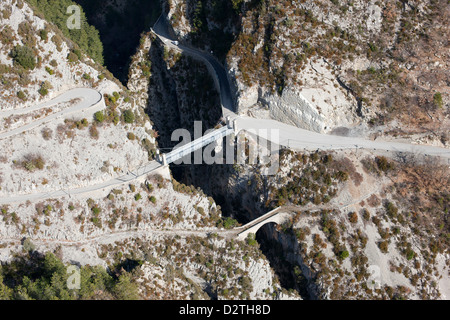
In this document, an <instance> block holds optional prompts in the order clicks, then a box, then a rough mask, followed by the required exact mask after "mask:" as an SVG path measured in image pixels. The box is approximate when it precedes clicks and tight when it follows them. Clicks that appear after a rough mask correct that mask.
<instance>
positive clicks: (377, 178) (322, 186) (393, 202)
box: [216, 150, 450, 299]
mask: <svg viewBox="0 0 450 320" xmlns="http://www.w3.org/2000/svg"><path fill="white" fill-rule="evenodd" d="M233 169H234V171H233V173H232V174H230V173H228V175H229V184H228V186H227V189H228V190H227V191H226V192H227V199H228V201H229V202H230V203H231V204H232V207H233V208H234V210H236V212H237V211H239V210H241V211H242V210H243V211H247V213H246V214H247V216H251V217H252V218H254V217H255V216H257V215H258V212H259V214H263V213H265V212H268V211H269V210H270V209H272V208H274V207H276V206H286V210H289V211H290V212H291V214H292V218H291V219H290V221H287V222H286V223H285V224H284V225H282V226H277V227H276V228H275V227H273V226H266V227H264V228H262V229H261V231H258V234H257V238H258V239H259V240H261V241H262V247H263V252H264V254H265V255H266V256H267V257H268V259H269V260H270V261H271V265H272V267H273V268H274V270H275V271H276V273H277V275H278V276H279V277H280V282H281V283H282V285H283V287H285V288H293V289H296V290H298V292H299V293H300V294H302V297H304V298H309V297H311V298H319V299H369V298H370V299H392V298H397V299H436V298H439V297H440V298H444V299H446V298H448V296H449V294H450V288H449V277H448V270H449V267H450V265H449V259H448V256H449V248H450V242H449V239H450V233H449V231H450V225H449V221H448V210H449V203H450V194H449V193H448V189H449V187H450V176H449V174H448V167H447V166H445V165H441V164H439V163H438V162H434V161H433V160H427V159H425V158H421V157H418V158H414V157H412V156H411V157H400V156H399V157H397V158H396V159H389V158H386V157H384V156H380V155H378V156H377V155H376V156H374V155H373V154H371V152H358V153H357V154H356V153H354V152H346V153H344V154H342V153H323V152H320V153H310V154H308V153H300V152H292V151H289V150H285V151H283V152H282V155H281V158H280V170H279V172H278V174H277V175H276V176H269V177H266V176H260V175H259V174H258V170H248V169H246V168H244V167H242V166H241V167H239V166H235V167H233ZM221 174H223V172H220V170H219V171H218V172H217V176H220V175H221ZM230 189H231V190H230ZM216 192H217V189H216ZM222 192H223V191H222ZM219 193H220V192H219ZM249 199H252V201H256V202H253V203H252V202H251V201H249ZM292 206H296V207H297V209H292ZM241 214H242V213H241ZM277 231H278V232H277ZM374 272H375V273H374Z"/></svg>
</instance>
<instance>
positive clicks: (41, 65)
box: [0, 0, 298, 299]
mask: <svg viewBox="0 0 450 320" xmlns="http://www.w3.org/2000/svg"><path fill="white" fill-rule="evenodd" d="M43 18H44V17H43V16H42V15H41V14H40V13H39V12H38V11H33V10H32V9H31V8H30V7H29V6H28V5H27V4H26V3H25V2H22V1H15V0H7V1H3V2H2V3H1V4H0V20H1V23H0V26H1V27H0V32H1V39H0V41H1V42H0V44H1V45H0V63H1V64H0V70H1V74H0V77H1V84H0V86H1V88H0V89H1V94H2V97H1V100H0V101H1V102H0V103H1V109H2V112H3V111H5V110H8V112H9V111H11V112H12V111H14V112H15V111H17V112H18V113H19V114H20V112H25V113H24V114H20V116H18V117H16V116H14V117H8V118H7V119H5V121H2V127H1V128H2V132H0V134H3V133H7V132H8V131H9V130H11V129H13V128H20V127H23V126H24V125H26V124H29V123H31V122H33V121H36V120H39V119H41V118H43V117H47V116H49V115H52V114H53V113H55V112H57V111H59V110H64V109H66V108H68V107H72V106H73V105H74V104H75V103H79V102H80V101H82V100H83V97H77V98H74V99H73V100H72V101H68V102H66V103H59V104H56V105H51V106H49V107H48V108H45V110H42V109H38V110H37V112H33V113H27V112H26V111H27V110H26V108H29V107H33V106H37V105H38V104H39V103H40V102H43V101H46V102H47V101H50V100H51V99H52V98H53V97H55V96H56V95H58V94H59V93H62V92H66V91H67V90H68V89H70V88H74V87H83V88H93V89H96V90H98V91H99V92H100V93H101V94H102V95H103V101H104V104H105V109H104V110H100V111H98V112H95V113H94V112H93V111H92V112H91V110H86V111H85V112H84V114H71V115H70V117H67V118H64V117H63V118H57V119H53V121H50V122H48V123H45V124H44V125H41V126H38V127H36V128H34V129H30V130H25V131H24V132H23V133H22V134H20V135H13V136H11V137H8V138H4V139H1V140H0V144H1V146H0V149H1V150H2V154H1V156H0V197H1V198H2V200H4V199H8V197H10V196H18V195H20V194H32V193H39V192H41V193H46V192H49V193H51V192H53V191H55V190H61V189H64V190H68V189H76V188H79V187H82V186H87V185H94V184H98V183H101V182H103V181H105V180H110V179H112V178H116V177H118V176H120V175H122V174H124V172H126V171H128V170H133V169H135V168H137V167H139V166H141V165H142V164H144V163H147V162H148V161H149V160H152V159H153V157H154V156H155V142H156V141H155V138H156V136H157V134H156V133H155V132H154V131H153V129H152V125H151V123H150V120H149V118H148V116H146V114H145V112H144V107H146V106H147V97H148V94H147V93H148V91H149V88H148V87H146V84H148V82H145V81H142V83H144V87H142V84H140V80H141V78H140V76H143V77H144V78H146V80H148V77H149V75H150V74H149V73H150V66H151V64H150V62H149V61H148V56H146V55H139V57H138V58H137V59H136V61H135V63H136V70H133V71H137V72H136V73H134V72H132V73H131V74H132V76H131V77H130V83H132V85H131V87H133V88H136V91H127V90H124V88H123V86H121V85H120V83H119V82H118V81H117V80H116V79H115V78H113V76H112V75H111V74H110V73H109V72H108V71H107V70H105V69H103V68H102V67H101V66H100V65H98V64H95V63H94V62H93V60H92V59H91V58H90V57H89V56H88V55H87V54H86V53H85V52H83V51H82V50H81V49H80V48H78V46H77V45H76V44H75V43H74V42H72V41H71V40H69V39H68V38H66V37H65V35H64V34H63V32H62V31H61V30H59V29H58V28H57V26H56V25H53V24H51V23H50V22H49V21H46V20H45V19H43ZM146 43H147V42H146V40H145V39H143V42H141V44H142V45H143V47H142V48H140V49H144V50H145V46H146ZM147 45H150V44H149V43H147ZM160 49H161V48H160ZM147 50H148V49H147ZM161 53H163V51H161ZM139 54H141V52H139ZM165 58H167V64H168V65H171V66H172V67H174V72H180V74H182V73H183V72H184V70H185V69H186V68H187V66H186V65H187V64H188V60H186V59H184V58H183V59H181V60H180V61H179V62H178V61H177V59H174V58H175V57H174V56H173V55H168V56H166V57H165ZM172 63H175V65H176V64H179V65H180V66H183V68H180V70H177V68H176V66H175V65H172ZM201 70H203V69H201ZM140 71H141V72H140ZM203 73H204V74H206V71H205V72H203ZM205 79H206V78H205V77H202V76H201V75H200V76H199V83H200V84H202V83H204V82H206V81H207V80H205ZM182 83H183V85H181V86H180V88H179V89H180V90H187V88H189V87H187V86H188V84H187V83H186V82H182ZM208 85H211V88H212V86H213V84H212V81H211V84H208ZM185 86H186V87H185ZM210 98H211V99H214V101H216V99H217V93H215V92H212V90H207V91H206V92H205V96H204V99H203V100H205V101H209V99H210ZM103 101H102V102H103ZM187 107H189V106H187V105H185V104H184V105H183V108H187ZM206 109H207V108H203V110H206ZM2 120H3V119H2ZM186 121H188V122H190V119H189V120H186ZM159 173H160V174H153V175H149V176H146V177H143V178H142V179H141V180H137V181H135V182H133V183H130V184H123V185H121V186H118V187H115V188H114V189H113V190H110V192H109V190H108V192H109V193H108V192H106V191H105V190H98V191H97V192H92V193H90V194H89V196H72V197H69V196H67V197H61V198H58V199H47V200H43V201H26V202H25V201H24V202H23V203H20V202H15V203H8V204H5V205H2V206H1V207H0V215H1V219H0V234H1V237H0V260H1V261H2V265H3V267H1V268H0V297H1V298H4V299H53V298H60V299H68V298H69V297H70V298H76V299H128V298H152V299H162V298H172V299H180V298H188V299H189V298H217V297H226V298H229V299H237V298H264V299H269V298H288V297H293V298H298V295H296V294H295V293H293V294H288V293H286V292H285V291H284V290H282V288H281V287H280V286H279V284H278V282H277V277H276V276H275V275H274V273H273V271H272V270H271V269H270V266H269V263H268V261H267V260H266V259H265V257H264V256H263V255H262V254H261V251H260V250H259V248H258V246H257V243H255V242H252V243H249V244H248V243H245V242H237V241H233V240H228V239H227V240H226V239H223V238H222V237H221V236H218V235H217V234H216V233H218V232H221V231H222V230H223V228H225V230H226V229H230V228H232V227H234V226H236V225H237V223H236V221H234V220H233V219H224V218H222V216H221V211H220V207H219V206H217V205H216V204H215V202H214V200H213V199H212V198H208V197H207V196H206V195H205V194H203V193H202V192H201V191H200V190H197V189H196V188H194V187H190V186H186V185H183V184H179V183H177V182H176V181H174V180H171V179H170V172H169V171H168V170H167V168H165V169H163V170H162V171H161V172H159ZM88 197H89V198H88ZM180 230H184V232H180ZM99 248H100V249H99ZM49 252H51V253H53V254H54V255H55V256H57V258H58V259H56V258H55V257H54V256H53V255H52V254H50V253H49ZM62 262H63V263H64V264H65V265H63V263H62ZM67 263H70V264H73V263H76V264H81V265H99V266H101V267H94V268H90V267H82V270H81V271H82V277H81V281H82V284H81V285H82V286H81V289H80V290H72V289H69V288H66V287H65V288H63V289H61V285H63V286H64V284H66V283H67V282H66V280H67V276H68V274H67V273H66V272H65V270H66V267H67V266H68V265H67ZM25 266H27V267H25ZM106 266H111V269H110V270H112V272H111V273H110V274H108V273H107V272H106V271H105V269H104V267H106ZM63 271H64V272H63ZM94 274H95V275H94ZM49 279H52V281H51V283H49ZM155 279H158V280H155ZM167 288H170V289H171V290H170V291H167ZM186 288H188V289H186Z"/></svg>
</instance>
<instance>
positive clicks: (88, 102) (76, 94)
mask: <svg viewBox="0 0 450 320" xmlns="http://www.w3.org/2000/svg"><path fill="white" fill-rule="evenodd" d="M73 99H80V101H78V102H77V103H75V104H74V105H73V106H70V107H67V108H65V109H64V110H61V111H59V112H55V113H53V114H51V115H49V116H47V117H45V118H41V119H38V120H35V121H33V122H31V123H29V124H26V125H24V126H21V127H19V128H16V129H13V130H9V131H7V132H2V133H0V139H5V138H9V137H11V136H14V135H16V134H20V133H23V132H26V131H28V130H31V129H34V128H36V127H38V126H40V125H42V124H44V123H47V122H50V121H53V120H54V119H57V118H63V117H67V116H69V115H71V114H77V115H80V116H83V113H85V112H88V110H89V113H90V114H92V113H93V112H94V111H98V110H101V109H104V108H105V105H104V104H99V102H101V101H102V95H101V93H100V92H98V91H97V90H94V89H89V88H77V89H72V90H69V91H66V92H65V93H63V94H61V95H59V96H58V97H56V98H55V99H52V100H50V101H47V102H44V103H41V104H38V105H36V106H32V107H28V108H24V109H21V110H6V111H1V112H0V119H2V118H7V117H9V116H12V115H19V114H26V113H29V112H33V111H38V110H41V109H43V108H48V107H51V106H54V105H57V104H59V103H65V102H69V101H71V100H73ZM97 104H99V105H98V110H93V109H92V107H94V106H96V105H97Z"/></svg>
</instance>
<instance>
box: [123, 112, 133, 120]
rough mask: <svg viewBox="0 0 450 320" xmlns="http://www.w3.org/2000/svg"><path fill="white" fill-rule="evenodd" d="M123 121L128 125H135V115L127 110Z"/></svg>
mask: <svg viewBox="0 0 450 320" xmlns="http://www.w3.org/2000/svg"><path fill="white" fill-rule="evenodd" d="M123 120H124V121H125V122H126V123H133V122H134V113H133V111H131V110H125V111H124V113H123Z"/></svg>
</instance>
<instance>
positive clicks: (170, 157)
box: [160, 118, 236, 166]
mask: <svg viewBox="0 0 450 320" xmlns="http://www.w3.org/2000/svg"><path fill="white" fill-rule="evenodd" d="M235 128H236V127H235V126H234V125H233V123H232V122H231V121H230V119H229V118H228V119H227V125H226V126H224V127H222V128H219V129H217V130H214V131H211V132H209V133H207V134H205V135H204V136H202V137H201V138H198V139H196V140H194V141H192V142H190V143H187V144H185V145H183V146H181V147H178V148H176V149H173V150H172V151H171V152H169V153H165V154H162V155H160V162H161V163H162V164H163V165H164V166H166V165H168V164H170V163H173V162H175V161H177V160H179V159H182V158H184V157H185V156H187V155H189V154H191V153H193V152H195V151H197V150H199V149H201V148H203V147H206V146H207V145H209V144H211V143H214V142H215V141H220V140H222V139H223V138H224V137H226V136H228V135H230V134H232V133H236V132H235Z"/></svg>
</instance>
